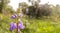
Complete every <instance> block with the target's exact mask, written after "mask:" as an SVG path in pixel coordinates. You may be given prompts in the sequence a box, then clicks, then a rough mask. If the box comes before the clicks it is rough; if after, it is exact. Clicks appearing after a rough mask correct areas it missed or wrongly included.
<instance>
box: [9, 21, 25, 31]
mask: <svg viewBox="0 0 60 33" xmlns="http://www.w3.org/2000/svg"><path fill="white" fill-rule="evenodd" d="M16 28H17V25H16V23H13V22H11V23H10V31H12V30H14V29H16ZM24 28H25V27H24V25H23V23H22V22H19V24H18V29H24Z"/></svg>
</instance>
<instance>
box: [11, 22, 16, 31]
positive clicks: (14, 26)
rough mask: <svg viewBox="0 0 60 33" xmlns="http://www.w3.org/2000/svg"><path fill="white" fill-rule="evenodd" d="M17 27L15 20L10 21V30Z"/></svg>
mask: <svg viewBox="0 0 60 33" xmlns="http://www.w3.org/2000/svg"><path fill="white" fill-rule="evenodd" d="M15 28H16V25H15V24H14V23H13V22H11V23H10V31H12V30H14V29H15Z"/></svg>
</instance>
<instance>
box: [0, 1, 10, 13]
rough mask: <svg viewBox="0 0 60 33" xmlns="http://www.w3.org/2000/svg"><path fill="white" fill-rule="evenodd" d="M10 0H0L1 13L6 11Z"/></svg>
mask: <svg viewBox="0 0 60 33" xmlns="http://www.w3.org/2000/svg"><path fill="white" fill-rule="evenodd" d="M8 3H9V0H0V13H2V12H4V11H3V10H5V9H6V7H7V5H8Z"/></svg>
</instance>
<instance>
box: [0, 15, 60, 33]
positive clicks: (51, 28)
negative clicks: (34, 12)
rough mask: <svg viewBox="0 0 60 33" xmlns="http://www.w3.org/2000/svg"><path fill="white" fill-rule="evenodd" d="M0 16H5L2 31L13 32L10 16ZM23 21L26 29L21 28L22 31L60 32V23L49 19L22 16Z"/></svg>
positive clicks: (1, 23)
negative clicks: (11, 30) (10, 29)
mask: <svg viewBox="0 0 60 33" xmlns="http://www.w3.org/2000/svg"><path fill="white" fill-rule="evenodd" d="M0 16H3V17H2V19H1V20H0V33H11V32H10V31H9V24H10V22H11V21H12V20H11V19H10V18H9V17H8V16H5V15H0ZM22 21H23V23H24V25H25V29H24V30H21V31H22V33H60V23H58V22H54V21H51V20H49V19H42V20H41V19H26V18H22ZM25 22H26V23H25ZM13 32H14V31H13ZM15 32H16V31H15ZM15 32H14V33H15Z"/></svg>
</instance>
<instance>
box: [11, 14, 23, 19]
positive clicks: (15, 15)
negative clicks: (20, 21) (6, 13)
mask: <svg viewBox="0 0 60 33" xmlns="http://www.w3.org/2000/svg"><path fill="white" fill-rule="evenodd" d="M18 16H20V17H23V13H19V14H18ZM16 17H17V14H14V15H12V16H11V19H15V18H16Z"/></svg>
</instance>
